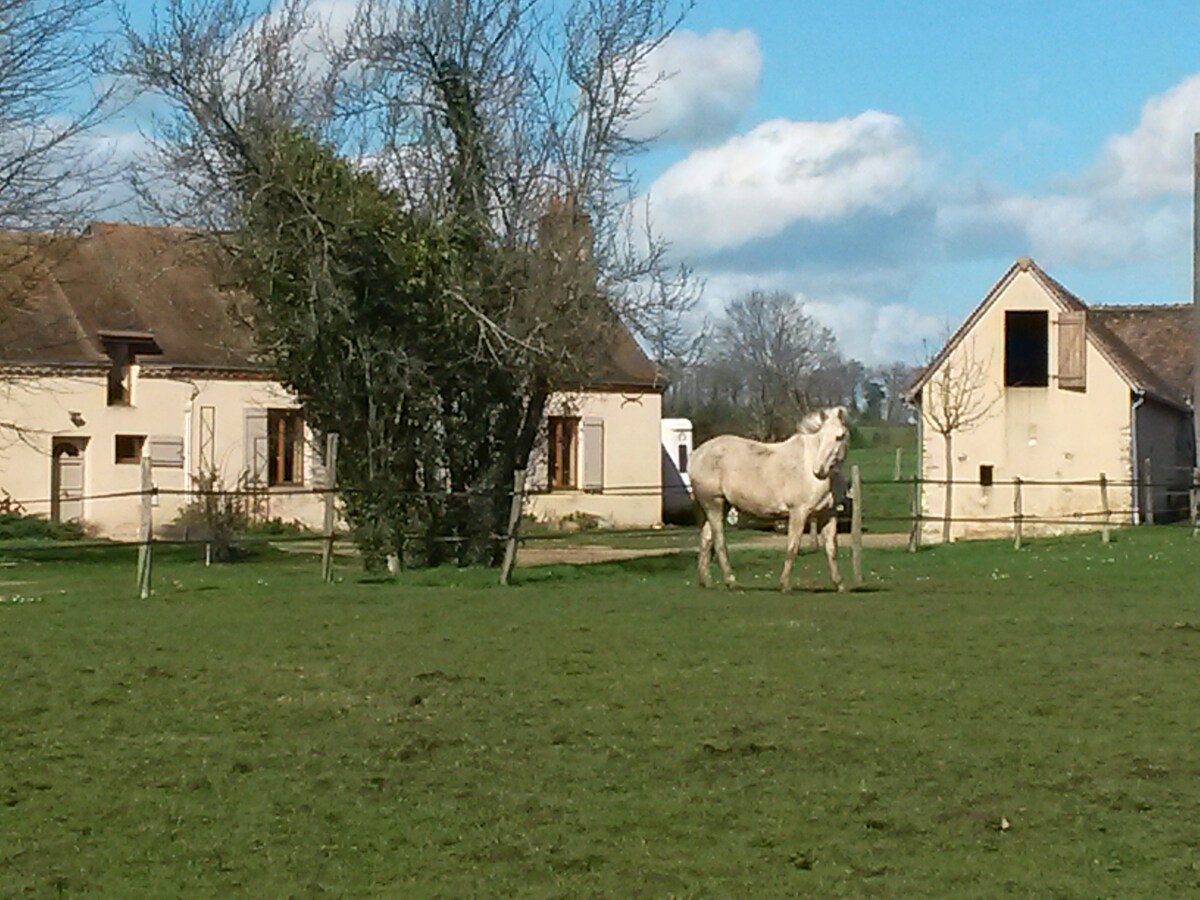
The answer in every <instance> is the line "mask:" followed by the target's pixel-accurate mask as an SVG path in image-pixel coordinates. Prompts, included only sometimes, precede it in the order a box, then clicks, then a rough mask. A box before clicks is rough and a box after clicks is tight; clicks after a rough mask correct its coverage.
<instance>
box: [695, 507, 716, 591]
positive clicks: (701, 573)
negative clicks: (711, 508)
mask: <svg viewBox="0 0 1200 900" xmlns="http://www.w3.org/2000/svg"><path fill="white" fill-rule="evenodd" d="M712 554H713V532H712V526H711V525H709V524H708V519H707V518H705V520H704V524H703V525H701V526H700V553H699V555H698V557H697V559H696V583H697V584H699V585H700V587H708V586H709V585H711V584H712V573H711V572H709V567H710V566H711V565H712Z"/></svg>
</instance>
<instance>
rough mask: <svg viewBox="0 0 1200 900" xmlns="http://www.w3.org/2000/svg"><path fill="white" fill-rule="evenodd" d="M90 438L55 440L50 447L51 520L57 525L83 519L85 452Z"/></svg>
mask: <svg viewBox="0 0 1200 900" xmlns="http://www.w3.org/2000/svg"><path fill="white" fill-rule="evenodd" d="M87 442H88V439H87V438H77V437H69V438H54V439H53V442H52V445H51V454H52V456H53V468H52V469H51V473H50V518H52V519H53V520H54V521H55V522H71V521H78V520H80V519H82V518H83V485H84V458H85V457H84V450H85V449H86V448H87Z"/></svg>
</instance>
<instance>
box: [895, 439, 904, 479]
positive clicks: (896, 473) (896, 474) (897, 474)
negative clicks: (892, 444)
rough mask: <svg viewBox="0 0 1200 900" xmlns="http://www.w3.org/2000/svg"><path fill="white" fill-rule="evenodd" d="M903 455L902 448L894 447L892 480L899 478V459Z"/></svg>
mask: <svg viewBox="0 0 1200 900" xmlns="http://www.w3.org/2000/svg"><path fill="white" fill-rule="evenodd" d="M903 456H904V448H903V447H897V448H896V468H894V469H893V470H892V481H899V480H900V460H901V458H902V457H903Z"/></svg>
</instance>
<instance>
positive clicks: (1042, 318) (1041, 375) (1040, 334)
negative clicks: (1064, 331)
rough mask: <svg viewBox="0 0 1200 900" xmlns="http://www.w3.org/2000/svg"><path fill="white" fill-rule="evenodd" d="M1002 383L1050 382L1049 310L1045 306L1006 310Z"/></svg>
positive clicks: (1045, 384)
mask: <svg viewBox="0 0 1200 900" xmlns="http://www.w3.org/2000/svg"><path fill="white" fill-rule="evenodd" d="M1034 323H1036V324H1034ZM1035 342H1036V346H1035ZM1004 386H1005V387H1006V388H1010V387H1032V388H1044V387H1049V386H1050V313H1049V312H1048V311H1047V310H1043V309H1010V310H1005V313H1004Z"/></svg>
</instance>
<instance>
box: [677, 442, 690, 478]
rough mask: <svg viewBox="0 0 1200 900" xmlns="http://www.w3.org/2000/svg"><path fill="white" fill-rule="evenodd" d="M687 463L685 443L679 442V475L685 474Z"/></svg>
mask: <svg viewBox="0 0 1200 900" xmlns="http://www.w3.org/2000/svg"><path fill="white" fill-rule="evenodd" d="M687 464H688V454H687V444H680V445H679V474H680V475H686V474H687Z"/></svg>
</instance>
